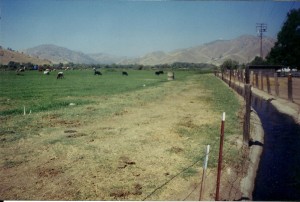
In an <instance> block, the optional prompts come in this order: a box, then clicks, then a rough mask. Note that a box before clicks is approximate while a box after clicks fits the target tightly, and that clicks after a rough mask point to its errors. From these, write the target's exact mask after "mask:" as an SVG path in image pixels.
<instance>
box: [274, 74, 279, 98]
mask: <svg viewBox="0 0 300 202" xmlns="http://www.w3.org/2000/svg"><path fill="white" fill-rule="evenodd" d="M274 79H275V94H276V96H277V97H278V96H279V83H278V76H277V73H274Z"/></svg>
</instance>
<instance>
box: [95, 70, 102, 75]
mask: <svg viewBox="0 0 300 202" xmlns="http://www.w3.org/2000/svg"><path fill="white" fill-rule="evenodd" d="M94 75H102V73H101V72H100V71H97V70H95V72H94Z"/></svg>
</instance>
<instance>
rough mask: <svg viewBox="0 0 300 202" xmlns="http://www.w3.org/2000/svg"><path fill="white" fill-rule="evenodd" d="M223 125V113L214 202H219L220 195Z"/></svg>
mask: <svg viewBox="0 0 300 202" xmlns="http://www.w3.org/2000/svg"><path fill="white" fill-rule="evenodd" d="M224 125H225V112H223V116H222V122H221V134H220V147H219V160H218V174H217V188H216V201H219V193H220V181H221V169H222V159H223V142H224Z"/></svg>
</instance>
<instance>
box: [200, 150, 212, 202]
mask: <svg viewBox="0 0 300 202" xmlns="http://www.w3.org/2000/svg"><path fill="white" fill-rule="evenodd" d="M209 148H210V145H207V146H206V153H205V160H204V163H203V173H202V180H201V188H200V197H199V201H201V200H202V195H203V190H204V186H205V172H206V169H207V162H208V154H209Z"/></svg>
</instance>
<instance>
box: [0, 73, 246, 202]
mask: <svg viewBox="0 0 300 202" xmlns="http://www.w3.org/2000/svg"><path fill="white" fill-rule="evenodd" d="M102 73H103V75H102V76H94V75H93V72H92V71H88V70H83V71H79V70H76V71H66V72H65V79H62V80H57V79H56V75H55V74H51V75H49V76H46V75H42V74H41V73H39V72H36V71H32V72H30V71H29V72H25V73H24V76H18V75H16V74H15V72H0V82H1V84H0V103H1V108H0V119H1V126H0V144H1V149H0V151H1V161H0V170H1V172H0V180H1V182H2V183H1V185H0V196H1V197H3V199H6V200H9V199H15V200H22V199H23V200H27V199H29V200H143V199H146V200H183V199H184V198H185V197H186V196H187V195H188V194H189V192H190V191H191V190H196V188H197V186H198V185H199V179H200V178H199V175H200V171H201V167H202V160H203V155H204V149H205V145H207V144H210V145H211V154H210V160H209V172H208V176H209V177H208V178H209V179H210V180H208V182H207V192H206V194H205V197H206V199H207V200H211V199H212V195H211V192H212V189H213V186H214V185H213V184H214V180H215V169H216V164H217V154H218V140H219V130H220V129H219V127H220V118H221V114H222V112H223V111H225V112H226V128H225V136H226V139H225V147H224V150H225V151H226V152H225V154H224V162H225V163H224V164H225V166H226V167H225V168H226V170H228V169H229V170H230V169H234V168H235V167H239V166H241V161H242V159H241V155H240V153H239V149H238V147H236V145H237V140H238V139H240V137H241V128H242V127H241V122H240V113H241V109H242V103H241V101H240V100H239V99H238V97H237V95H236V94H235V93H234V92H233V91H232V90H230V89H228V88H227V87H226V85H224V83H222V82H221V81H220V80H218V79H217V78H215V77H214V76H212V75H210V74H201V73H199V72H195V71H175V80H174V81H167V75H166V74H165V75H160V76H156V75H155V74H154V71H144V70H142V71H137V70H129V71H128V73H129V76H128V77H127V76H122V75H121V72H120V71H118V70H106V71H103V72H102ZM70 103H75V104H76V105H75V106H70V105H69V104H70ZM24 106H25V107H26V109H27V113H28V112H29V110H31V114H27V115H25V116H24V115H23V107H24ZM191 165H192V166H191ZM225 168H224V169H225ZM230 175H231V174H230V172H227V174H224V179H225V177H230ZM224 189H225V188H224ZM197 192H198V191H197V190H196V192H195V193H194V194H191V195H190V197H192V198H190V199H191V200H194V199H196V200H197V199H198V198H197V196H196V195H197ZM225 195H226V193H225V192H224V195H223V196H224V197H225V198H226V196H225ZM193 197H194V198H193ZM204 199H205V198H204ZM226 199H235V198H228V197H227V198H226Z"/></svg>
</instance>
